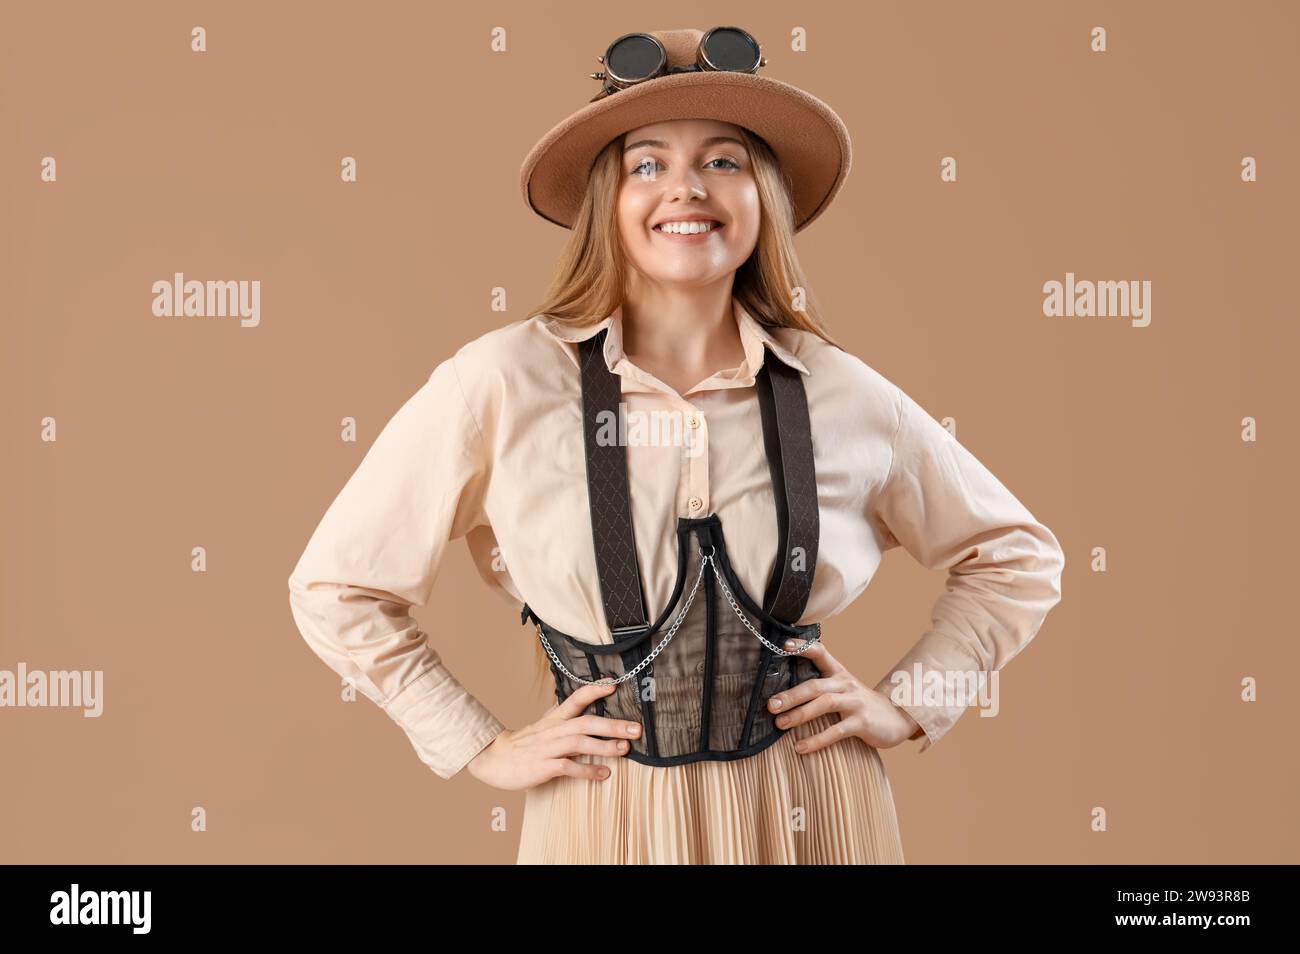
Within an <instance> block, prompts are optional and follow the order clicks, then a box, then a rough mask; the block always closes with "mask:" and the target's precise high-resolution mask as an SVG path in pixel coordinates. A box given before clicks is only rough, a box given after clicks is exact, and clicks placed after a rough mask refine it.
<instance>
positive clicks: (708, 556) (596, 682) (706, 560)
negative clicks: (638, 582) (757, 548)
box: [534, 548, 822, 686]
mask: <svg viewBox="0 0 1300 954" xmlns="http://www.w3.org/2000/svg"><path fill="white" fill-rule="evenodd" d="M701 553H703V548H701ZM705 564H712V565H713V575H714V576H716V577H717V578H718V582H719V583H720V584H721V585H722V592H723V594H725V595H726V597H727V602H728V603H730V604H731V608H732V609H733V610H735V611H736V615H737V616H739V617H740V621H741V622H742V623H744V624H745V628H746V629H748V630H749V631H750V632H751V633H753V634H754V635H755V636H757V637H758V640H759V642H761V643H762V644H763V645H764V646H766V647H767V648H768V649H770V650H772V652H774V653H775V654H776V655H778V656H798V655H799V654H801V653H803V652H806V651H807V650H808V648H809V647H811V646H812V644H813V643H815V642H817V641H818V640H819V639H821V635H822V625H821V623H814V624H813V628H814V629H815V630H816V632H817V635H816V636H814V637H813V638H812V639H808V640H805V641H804V644H803V645H802V646H800V647H799V648H798V649H795V650H793V651H789V652H787V651H786V650H784V649H781V648H780V647H779V646H775V645H773V644H772V643H770V642H768V641H767V639H765V638H764V637H763V634H762V633H760V632H759V631H758V630H756V629H755V628H754V626H753V624H752V623H750V621H749V617H747V616H746V615H745V614H744V612H742V611H741V609H740V606H739V605H738V604H737V603H736V600H735V598H734V597H733V596H732V595H731V589H730V587H728V586H727V581H726V580H724V579H723V578H722V574H721V573H720V572H718V561H717V560H715V559H714V558H713V553H712V552H709V553H705V554H704V555H703V557H701V559H700V572H699V574H698V575H697V576H696V577H695V584H694V585H693V586H692V587H691V592H690V595H689V596H687V597H686V602H685V603H684V604H683V605H682V609H681V612H680V613H678V614H677V619H676V621H675V622H674V623H673V625H672V627H671V628H670V629H669V630H668V635H666V636H664V638H663V639H662V640H660V642H659V645H658V646H656V647H655V648H654V650H653V651H652V652H651V653H650V654H649V655H648V656H646V657H645V659H642V660H641V661H640V662H639V663H637V664H636V665H635V666H634V667H633V668H631V669H629V670H628V671H627V672H625V673H623V675H621V676H619V677H618V678H617V679H615V678H613V677H612V676H605V677H604V678H601V679H584V678H582V677H581V676H579V675H576V674H575V673H571V672H569V670H568V669H566V668H565V666H564V663H562V662H560V657H559V656H557V655H555V650H554V649H552V648H551V644H550V642H548V641H547V639H546V634H545V633H543V632H542V626H541V624H540V623H536V624H534V625H536V627H537V635H538V636H539V637H540V638H541V640H542V645H543V646H545V647H546V654H547V655H548V656H550V657H551V661H552V662H554V663H555V665H556V666H558V667H559V669H560V671H561V672H563V673H564V674H565V675H566V676H568V677H569V678H570V679H572V680H573V681H574V682H580V683H582V684H583V685H587V686H616V685H618V684H619V683H620V682H623V681H625V680H627V679H631V678H632V677H633V676H635V675H636V674H637V673H639V672H640V671H641V670H642V669H644V668H645V667H646V666H648V665H650V663H651V662H653V661H654V658H655V657H656V656H658V655H659V654H660V653H661V652H663V650H664V647H666V646H667V645H668V643H669V642H670V641H671V640H672V638H673V636H675V635H676V633H677V629H678V627H680V626H681V625H682V622H683V620H685V619H686V614H687V612H689V611H690V608H691V603H693V602H694V601H695V592H696V591H697V590H698V589H699V588H700V580H701V579H703V577H704V567H705Z"/></svg>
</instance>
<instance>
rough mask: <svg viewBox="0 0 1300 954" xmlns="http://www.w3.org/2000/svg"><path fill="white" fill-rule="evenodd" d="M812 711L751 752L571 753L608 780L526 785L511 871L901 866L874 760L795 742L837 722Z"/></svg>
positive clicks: (890, 801) (861, 745)
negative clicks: (668, 762) (721, 758)
mask: <svg viewBox="0 0 1300 954" xmlns="http://www.w3.org/2000/svg"><path fill="white" fill-rule="evenodd" d="M838 719H839V716H838V715H837V714H835V713H827V714H825V715H822V716H818V717H817V718H816V719H813V720H811V721H810V722H807V723H805V724H803V725H798V726H795V727H794V728H793V729H791V730H790V731H789V732H786V733H785V735H784V736H783V737H782V738H780V739H778V740H777V741H776V742H774V743H773V744H772V745H770V746H769V747H768V748H766V749H764V750H763V751H762V752H760V753H759V754H758V755H754V756H751V757H750V758H747V759H737V760H735V761H731V762H708V761H701V762H691V763H689V764H686V765H673V766H666V767H658V766H650V765H642V764H641V763H640V762H634V761H632V760H631V759H627V758H618V757H613V756H597V755H585V754H584V755H578V756H574V758H576V759H579V760H581V761H585V762H594V763H598V764H604V765H608V766H609V767H610V776H609V778H606V779H580V778H572V777H570V776H567V775H565V776H561V777H559V778H553V779H551V780H550V781H548V782H545V783H543V784H542V785H538V786H535V787H533V788H531V789H529V790H528V791H527V793H526V797H525V803H524V818H523V825H522V831H521V834H520V841H519V856H518V859H517V863H518V864H903V863H904V861H903V845H902V840H901V839H900V837H899V831H898V818H897V816H896V814H895V811H894V798H893V793H892V792H891V791H890V788H889V778H888V776H887V775H886V774H885V766H884V763H883V762H882V760H881V758H880V753H879V751H878V750H876V749H875V748H874V747H872V746H870V745H867V744H866V743H865V742H863V741H862V740H861V739H857V738H852V739H840V740H839V741H838V742H835V743H833V744H832V745H830V746H828V747H826V748H824V749H821V750H819V751H817V752H810V753H808V754H806V755H801V754H800V753H798V752H796V751H795V750H794V743H795V742H796V741H797V740H798V739H801V738H806V737H808V736H810V735H816V734H817V733H818V732H821V731H822V730H823V729H825V728H826V727H828V726H830V725H832V724H834V723H835V722H836V721H838Z"/></svg>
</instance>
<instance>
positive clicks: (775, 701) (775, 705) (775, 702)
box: [772, 696, 781, 709]
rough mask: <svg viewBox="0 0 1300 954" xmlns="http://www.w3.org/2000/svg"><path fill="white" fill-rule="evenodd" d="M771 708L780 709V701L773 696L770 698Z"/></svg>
mask: <svg viewBox="0 0 1300 954" xmlns="http://www.w3.org/2000/svg"><path fill="white" fill-rule="evenodd" d="M772 708H773V709H779V708H781V700H780V699H778V698H776V697H775V696H773V697H772Z"/></svg>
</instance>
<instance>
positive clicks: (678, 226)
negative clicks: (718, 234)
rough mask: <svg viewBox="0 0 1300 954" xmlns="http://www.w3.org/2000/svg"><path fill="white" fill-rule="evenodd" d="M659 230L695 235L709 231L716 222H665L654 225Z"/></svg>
mask: <svg viewBox="0 0 1300 954" xmlns="http://www.w3.org/2000/svg"><path fill="white" fill-rule="evenodd" d="M656 228H658V229H659V231H660V232H672V233H674V234H676V235H697V234H699V233H700V232H711V231H713V229H715V228H717V223H716V222H665V223H663V224H662V225H658V226H656Z"/></svg>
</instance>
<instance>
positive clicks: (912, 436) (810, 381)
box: [289, 299, 1065, 778]
mask: <svg viewBox="0 0 1300 954" xmlns="http://www.w3.org/2000/svg"><path fill="white" fill-rule="evenodd" d="M733 308H734V314H735V317H736V321H737V325H738V328H739V331H740V337H741V341H742V342H743V344H744V351H745V359H744V362H743V363H742V364H741V365H740V366H739V367H736V368H728V369H727V370H724V371H719V372H718V373H716V374H714V375H712V376H711V377H708V378H706V379H705V380H703V381H701V382H699V383H698V384H696V385H695V386H694V387H692V388H690V389H689V390H688V391H687V392H686V393H685V394H681V395H679V394H678V393H677V392H675V391H674V390H673V389H672V388H671V387H669V386H668V385H666V384H664V383H663V382H661V381H660V380H659V379H657V378H656V377H654V376H653V375H651V374H649V373H647V372H646V371H643V370H642V369H640V368H638V367H637V366H636V365H635V364H633V363H632V362H631V360H629V359H628V357H627V356H626V355H625V354H624V353H623V348H622V309H621V308H619V309H617V310H615V311H614V312H613V313H612V314H611V315H609V316H607V317H606V318H605V319H604V320H602V321H601V322H599V323H597V324H594V325H590V326H587V327H585V328H582V329H574V328H568V327H565V326H563V325H560V324H558V323H556V322H554V321H553V320H552V319H549V318H547V317H546V316H543V315H535V316H533V317H531V318H527V319H523V320H520V321H515V322H513V323H511V324H509V325H506V326H504V327H502V328H498V329H495V330H493V331H490V332H488V333H486V334H484V335H481V336H480V337H478V338H476V339H474V340H473V341H470V342H468V343H467V344H465V345H464V346H463V347H461V348H460V350H458V351H457V352H456V353H455V354H454V355H452V356H451V357H449V358H447V359H446V360H444V361H443V362H442V363H441V364H439V365H438V366H437V367H436V368H434V370H433V372H432V374H431V375H430V376H429V379H428V380H427V381H426V382H425V383H424V385H423V386H422V387H421V388H420V389H419V390H418V391H416V392H415V394H414V395H413V396H412V397H411V398H410V399H409V400H408V401H407V402H406V403H405V404H404V405H403V406H402V407H401V408H400V409H399V410H398V411H397V413H396V414H395V415H394V416H393V417H392V419H391V420H390V421H389V422H388V423H387V425H386V426H385V427H384V429H383V431H382V432H381V433H380V434H379V436H378V437H377V438H376V439H375V442H374V444H373V445H372V446H371V447H370V449H369V451H368V452H367V453H366V455H365V457H364V459H363V460H362V461H361V464H360V465H359V466H358V467H357V470H356V472H355V473H353V475H352V476H351V478H350V479H349V480H348V482H347V484H346V485H345V486H344V487H343V489H342V490H341V491H340V492H339V494H338V496H337V498H335V500H334V501H333V503H332V504H331V505H330V507H329V509H328V510H327V511H326V513H325V515H324V517H323V518H322V519H321V522H320V524H319V526H317V528H316V531H315V533H314V534H313V535H312V537H311V540H310V541H309V542H308V544H307V548H306V550H305V551H304V552H303V554H302V556H301V558H300V559H299V561H298V564H297V566H296V567H295V568H294V569H293V572H292V574H291V575H290V577H289V591H290V606H291V609H292V612H293V615H294V619H295V621H296V622H297V625H298V627H299V629H300V630H301V632H302V636H303V638H304V639H305V640H306V641H307V643H308V644H309V645H310V647H311V648H312V650H313V651H314V652H315V653H316V654H317V655H319V656H320V657H321V659H323V660H324V661H325V662H326V663H327V664H328V665H329V666H330V667H331V668H332V669H334V670H335V671H336V672H338V673H339V674H340V675H342V676H344V677H348V678H351V679H352V680H353V681H354V682H355V684H356V687H357V688H358V690H359V691H360V692H362V693H363V694H365V695H366V696H367V697H369V698H370V699H371V700H373V701H374V702H375V703H376V704H378V705H379V706H381V707H382V708H383V709H384V710H385V711H386V712H387V713H388V714H389V715H390V716H391V717H392V718H393V719H394V721H396V722H397V723H398V724H399V725H400V726H401V727H402V728H403V729H404V730H405V732H406V733H407V735H408V737H409V738H410V740H411V743H412V744H413V745H414V747H415V750H416V751H417V753H418V754H419V756H420V758H421V759H422V760H423V761H424V762H425V763H426V764H428V765H429V766H430V768H432V770H433V771H434V772H436V773H437V774H438V775H439V776H441V777H443V778H450V777H451V776H452V775H454V774H456V773H457V772H458V771H460V769H461V768H463V767H464V766H465V765H466V764H467V763H468V762H469V761H470V760H471V759H473V758H474V756H475V755H477V754H478V753H479V752H480V751H481V750H482V749H483V748H484V747H485V746H487V745H488V744H489V743H490V742H491V741H492V740H493V739H494V738H495V737H496V735H497V733H498V732H500V731H501V730H502V729H503V728H504V724H503V723H502V722H501V721H500V720H499V719H498V718H497V717H496V716H495V715H494V714H493V713H492V712H491V711H490V710H489V709H488V708H487V707H486V706H485V705H484V704H483V703H482V702H481V701H480V700H479V699H477V698H476V697H475V696H473V695H472V694H471V693H470V692H469V691H468V690H467V689H466V688H465V687H464V686H463V685H462V684H461V683H460V682H459V681H458V680H457V679H456V677H455V676H454V675H453V674H452V673H451V672H450V671H449V670H448V669H447V667H446V666H445V665H444V664H443V662H442V660H441V658H440V656H439V654H438V653H437V651H436V650H435V649H434V648H433V647H432V646H431V645H430V644H429V643H428V641H427V633H426V632H424V631H422V630H420V629H419V628H418V626H417V624H416V622H415V621H414V620H413V619H412V617H411V616H410V615H409V613H408V609H409V607H410V606H412V605H417V606H422V605H424V604H425V603H426V602H427V601H428V599H429V597H430V594H431V591H432V589H433V584H434V580H435V577H436V575H437V573H438V567H439V564H440V563H441V562H442V558H443V554H444V552H445V548H446V546H447V544H448V543H449V542H450V541H452V540H456V539H460V538H462V537H464V538H465V539H466V542H467V545H468V547H469V550H470V553H471V555H472V557H473V560H474V563H475V566H476V567H477V569H478V571H479V573H480V575H481V576H482V577H483V579H484V580H485V581H486V582H487V584H488V585H489V586H490V587H491V588H492V589H493V591H494V592H497V593H498V594H500V595H501V596H503V597H504V598H506V599H509V600H510V601H511V602H512V603H513V605H514V608H515V610H516V611H517V610H519V609H521V608H522V604H523V602H524V601H527V602H528V604H529V605H530V606H531V607H532V608H533V610H535V611H536V613H537V614H538V616H540V617H541V618H542V619H544V620H546V621H547V623H549V624H551V625H552V626H555V627H556V628H557V629H559V630H561V631H562V632H565V633H568V634H570V635H572V636H575V637H577V638H578V639H581V640H585V641H590V642H610V641H611V640H610V636H609V632H608V630H606V629H605V623H604V611H603V608H602V602H601V594H600V588H599V583H598V580H599V576H598V573H597V569H596V562H595V552H594V548H593V543H592V536H591V516H590V512H589V510H588V501H587V483H586V464H585V457H584V451H583V434H582V424H581V420H582V418H581V412H582V397H581V384H580V380H579V371H578V346H577V344H576V342H577V341H579V340H580V339H583V338H586V337H589V336H591V335H594V334H596V333H597V332H598V331H600V330H601V329H602V328H605V327H608V328H609V334H608V335H607V336H606V340H605V348H604V355H605V361H606V363H607V364H608V366H609V368H610V369H611V370H612V371H614V372H615V373H616V374H618V375H619V376H620V377H621V378H622V391H623V395H624V404H625V406H626V411H627V419H628V430H627V459H628V478H629V486H630V491H631V500H632V510H633V523H634V529H635V535H636V546H637V556H638V558H639V563H640V566H641V568H642V573H643V574H644V584H645V595H646V600H647V605H646V611H647V613H649V614H650V615H649V618H650V619H655V618H657V617H658V615H659V614H660V613H662V612H663V610H664V608H665V604H666V602H667V600H668V598H669V596H670V595H671V593H672V590H673V584H674V582H675V579H676V574H677V544H676V524H677V518H678V517H700V516H705V515H707V514H709V513H712V512H716V513H717V514H718V516H719V518H720V519H721V521H722V528H723V532H724V533H725V534H726V541H727V550H728V554H729V556H730V559H731V562H732V565H733V568H734V570H735V572H736V574H737V576H738V578H739V579H740V581H741V583H743V584H744V586H745V589H746V590H747V591H748V592H749V593H750V594H751V595H754V596H755V597H756V598H760V599H761V597H762V594H763V593H764V591H765V588H766V585H767V581H768V578H769V577H770V575H771V573H772V566H773V561H774V560H775V559H776V549H777V524H776V510H775V504H774V501H773V496H772V486H771V475H770V472H769V470H768V462H767V457H766V454H765V451H764V445H763V439H762V422H761V418H760V415H759V405H758V398H757V390H756V388H755V381H754V375H755V374H756V373H757V371H758V369H759V368H760V367H761V366H762V362H763V361H764V360H772V359H773V358H775V359H776V360H780V361H784V362H785V363H786V364H788V365H790V366H791V367H793V368H795V369H797V370H798V371H799V372H800V373H801V374H803V376H804V377H803V382H804V387H805V391H806V393H807V396H808V408H809V415H810V418H811V422H812V433H813V446H814V458H815V462H816V469H817V487H818V499H819V503H820V530H821V536H820V540H819V543H818V551H817V564H816V572H815V574H814V577H813V585H812V592H811V594H810V596H809V599H808V602H807V606H806V608H805V612H804V614H803V616H801V617H800V618H799V620H798V622H799V623H811V622H815V621H823V620H826V619H829V618H830V617H832V616H834V615H835V614H836V613H839V612H840V611H841V610H843V609H844V608H845V607H846V606H848V605H849V604H850V603H852V602H853V600H854V599H856V598H857V596H858V594H860V593H861V592H862V591H863V589H864V588H865V587H866V586H867V584H868V583H869V582H870V581H871V578H872V576H873V575H874V574H875V572H876V568H877V567H878V566H879V565H880V560H881V556H882V554H883V553H884V552H885V551H887V550H889V549H891V548H893V547H895V546H898V545H899V544H901V545H902V546H903V547H904V548H905V549H906V550H907V551H908V552H909V553H911V554H912V556H913V557H914V558H916V559H917V560H918V561H919V562H920V563H921V564H923V565H924V566H926V567H928V568H929V569H932V570H937V569H945V570H948V571H949V576H948V581H947V585H946V587H945V590H944V592H943V594H942V595H941V596H940V597H939V598H938V600H937V602H936V603H935V604H934V608H933V610H932V613H931V617H932V619H931V628H930V629H928V630H927V631H926V632H925V633H924V634H923V635H922V636H921V637H920V639H919V640H918V641H917V642H916V644H915V645H914V646H913V647H912V648H911V650H909V651H908V653H907V654H906V655H905V656H904V657H903V659H902V660H900V661H899V663H898V664H897V666H896V667H895V670H904V671H906V672H907V673H909V674H913V673H914V672H915V671H916V670H914V664H917V663H919V664H920V665H921V667H922V669H921V672H923V673H924V672H929V671H931V670H940V671H943V672H949V671H960V672H969V671H979V670H983V671H994V670H998V669H1001V668H1002V667H1003V666H1005V665H1006V664H1007V663H1008V662H1010V660H1011V659H1012V658H1014V657H1015V656H1016V654H1017V653H1019V652H1020V650H1021V649H1023V648H1024V647H1025V645H1026V644H1027V643H1028V642H1029V641H1030V640H1031V639H1032V638H1033V637H1034V635H1035V634H1036V633H1037V632H1038V629H1039V627H1040V626H1041V625H1042V623H1043V620H1044V618H1045V617H1046V615H1047V613H1048V611H1049V610H1050V609H1051V607H1052V606H1053V605H1055V604H1056V603H1057V602H1058V601H1059V600H1060V598H1061V574H1062V571H1063V569H1064V566H1065V557H1064V554H1063V552H1062V549H1061V546H1060V544H1059V543H1058V542H1057V539H1056V537H1055V536H1054V535H1053V534H1052V532H1051V531H1050V530H1048V529H1047V527H1045V526H1044V525H1043V524H1041V523H1039V522H1038V521H1037V520H1036V519H1035V518H1034V517H1033V516H1032V515H1031V514H1030V512H1029V511H1028V510H1027V509H1026V508H1025V507H1024V505H1022V504H1021V503H1020V502H1019V501H1018V500H1017V499H1016V498H1015V497H1014V496H1012V494H1011V492H1010V491H1008V490H1007V488H1006V487H1004V486H1003V485H1002V483H1001V482H1000V481H999V480H998V479H997V478H996V477H995V476H994V475H993V474H992V473H990V472H989V471H988V470H987V469H986V468H985V467H984V466H983V465H982V464H981V463H980V462H979V461H978V460H977V459H976V458H975V457H974V456H973V455H972V454H971V453H970V452H969V451H968V450H966V448H965V447H963V446H962V445H961V444H960V443H959V442H958V441H957V440H956V439H955V438H953V437H952V436H951V434H949V432H948V431H947V430H946V429H945V428H943V427H942V426H940V425H939V423H938V422H937V421H935V420H934V419H933V418H932V417H930V415H929V414H927V413H926V412H925V411H924V410H923V409H922V408H921V407H920V406H919V405H918V404H917V403H916V402H915V401H913V400H912V399H911V398H909V397H908V396H907V395H906V394H905V393H903V391H901V390H900V389H899V388H898V387H897V386H895V385H894V384H892V383H891V382H890V381H888V380H887V379H886V378H884V377H883V376H881V375H880V374H879V373H877V372H876V371H874V370H873V369H871V368H870V367H868V366H867V365H866V364H864V363H863V362H862V361H861V360H859V359H858V358H856V357H854V356H853V355H852V354H849V353H847V352H845V351H842V350H840V349H839V348H837V347H835V346H834V345H831V344H829V343H827V342H826V341H824V340H823V339H821V338H819V337H818V336H816V335H814V334H812V333H810V332H806V331H802V330H798V329H792V328H770V327H767V326H764V325H761V324H759V323H758V321H756V320H755V319H754V318H753V317H752V316H751V315H750V314H749V313H748V312H747V311H746V310H745V309H744V307H743V306H741V304H740V303H739V301H736V300H735V299H733ZM769 351H770V353H771V357H769V356H768V352H769ZM651 412H661V413H659V414H653V413H651ZM516 621H517V617H516ZM520 632H521V634H527V636H528V637H529V638H533V639H535V638H536V634H535V632H534V630H533V628H532V627H528V628H526V629H521V630H520ZM875 688H877V689H878V690H879V691H881V692H884V693H888V692H889V691H890V689H891V688H892V684H891V683H890V677H889V675H886V676H885V677H883V678H882V679H881V680H880V681H879V683H877V684H876V686H875ZM936 701H941V702H947V701H951V700H936ZM904 708H906V710H907V711H908V712H910V713H911V715H912V716H913V717H914V718H915V719H916V720H917V722H918V723H919V724H920V726H921V728H922V729H923V730H924V732H925V736H926V738H925V740H924V742H923V743H922V745H921V749H920V751H922V752H924V751H925V750H926V749H928V748H929V747H930V746H931V745H932V744H933V743H934V742H936V741H938V740H939V738H940V737H942V736H943V735H944V733H945V732H947V731H948V730H949V729H950V728H951V727H952V725H953V724H954V723H955V722H956V721H957V719H958V718H959V717H960V716H961V715H962V713H963V712H964V711H965V706H963V705H943V704H936V705H910V704H908V705H905V706H904Z"/></svg>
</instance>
